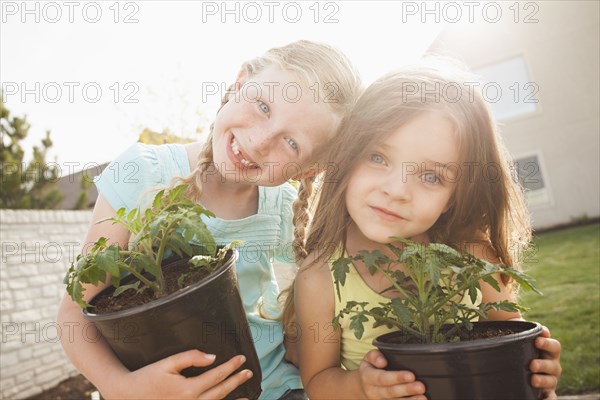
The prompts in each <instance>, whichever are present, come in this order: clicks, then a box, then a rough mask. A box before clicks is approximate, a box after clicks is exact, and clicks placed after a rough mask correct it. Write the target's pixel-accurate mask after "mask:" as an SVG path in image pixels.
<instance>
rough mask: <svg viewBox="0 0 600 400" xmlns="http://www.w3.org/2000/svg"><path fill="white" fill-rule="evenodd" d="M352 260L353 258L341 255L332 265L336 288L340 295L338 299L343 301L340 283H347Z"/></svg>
mask: <svg viewBox="0 0 600 400" xmlns="http://www.w3.org/2000/svg"><path fill="white" fill-rule="evenodd" d="M351 262H352V258H349V257H340V258H338V259H337V260H335V261H334V262H333V263H332V265H331V271H333V279H334V283H335V289H336V292H337V295H338V299H339V300H340V301H341V300H342V298H341V294H340V284H341V285H342V286H344V285H345V284H346V274H348V273H349V272H350V267H349V264H350V263H351Z"/></svg>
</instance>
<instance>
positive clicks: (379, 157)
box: [369, 153, 385, 164]
mask: <svg viewBox="0 0 600 400" xmlns="http://www.w3.org/2000/svg"><path fill="white" fill-rule="evenodd" d="M369 160H371V161H372V162H374V163H377V164H385V160H384V159H383V156H382V155H381V154H377V153H373V154H371V155H370V156H369Z"/></svg>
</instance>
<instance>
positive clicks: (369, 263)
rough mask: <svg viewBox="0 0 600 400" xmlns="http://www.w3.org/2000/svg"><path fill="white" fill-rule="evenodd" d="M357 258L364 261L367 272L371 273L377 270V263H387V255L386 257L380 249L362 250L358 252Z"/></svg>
mask: <svg viewBox="0 0 600 400" xmlns="http://www.w3.org/2000/svg"><path fill="white" fill-rule="evenodd" d="M358 259H360V260H362V262H364V263H365V266H366V267H367V268H368V269H369V273H370V274H371V275H373V274H374V273H375V272H377V268H376V266H377V265H381V264H387V263H389V259H388V257H386V256H385V255H384V254H383V253H382V252H381V251H379V250H373V251H364V250H361V251H359V252H358Z"/></svg>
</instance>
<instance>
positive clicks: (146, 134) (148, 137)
mask: <svg viewBox="0 0 600 400" xmlns="http://www.w3.org/2000/svg"><path fill="white" fill-rule="evenodd" d="M193 141H194V140H193V139H190V138H184V137H181V136H177V135H175V134H174V133H171V132H170V131H169V129H165V130H164V131H162V132H161V133H158V132H155V131H153V130H151V129H149V128H144V130H143V131H142V133H140V137H139V138H138V142H140V143H146V144H165V143H184V144H185V143H192V142H193Z"/></svg>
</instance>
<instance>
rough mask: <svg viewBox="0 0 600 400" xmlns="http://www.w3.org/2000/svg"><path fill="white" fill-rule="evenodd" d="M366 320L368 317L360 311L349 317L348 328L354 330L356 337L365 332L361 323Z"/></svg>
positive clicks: (358, 337)
mask: <svg viewBox="0 0 600 400" xmlns="http://www.w3.org/2000/svg"><path fill="white" fill-rule="evenodd" d="M368 321H369V319H368V318H367V317H365V316H364V315H363V314H362V313H358V314H355V315H353V316H352V317H350V329H352V330H353V331H354V336H356V338H357V339H360V338H362V336H363V334H364V332H365V328H364V326H363V324H364V323H365V322H368Z"/></svg>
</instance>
